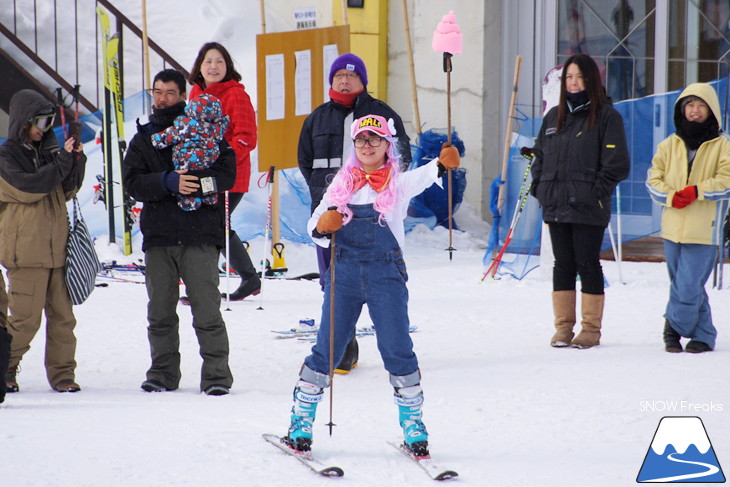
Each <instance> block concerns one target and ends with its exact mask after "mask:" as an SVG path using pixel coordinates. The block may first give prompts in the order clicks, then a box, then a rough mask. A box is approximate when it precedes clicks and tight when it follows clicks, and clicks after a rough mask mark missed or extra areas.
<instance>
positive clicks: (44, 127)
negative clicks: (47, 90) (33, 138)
mask: <svg viewBox="0 0 730 487" xmlns="http://www.w3.org/2000/svg"><path fill="white" fill-rule="evenodd" d="M55 119H56V114H55V113H46V114H42V115H36V116H35V117H31V118H30V120H28V122H30V124H31V125H32V126H34V127H35V128H37V129H38V130H40V131H41V132H48V130H50V128H51V127H53V121H54V120H55Z"/></svg>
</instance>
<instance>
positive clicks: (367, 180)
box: [350, 167, 390, 193]
mask: <svg viewBox="0 0 730 487" xmlns="http://www.w3.org/2000/svg"><path fill="white" fill-rule="evenodd" d="M350 174H352V185H353V186H352V192H353V193H355V192H357V191H359V190H360V189H361V188H362V187H363V186H365V184H369V185H370V187H371V188H373V190H375V192H376V193H380V192H381V191H383V190H384V189H385V187H386V186H388V183H389V182H390V168H389V167H381V168H380V169H378V170H376V171H373V172H370V173H366V172H365V171H363V170H362V169H361V168H359V167H353V168H352V170H351V171H350Z"/></svg>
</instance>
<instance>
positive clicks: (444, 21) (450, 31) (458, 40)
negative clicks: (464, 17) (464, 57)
mask: <svg viewBox="0 0 730 487" xmlns="http://www.w3.org/2000/svg"><path fill="white" fill-rule="evenodd" d="M463 43H464V42H463V39H462V37H461V30H460V29H459V26H458V25H457V23H456V16H455V15H454V11H453V10H450V11H449V13H448V14H446V15H444V16H443V17H442V18H441V22H439V23H438V25H437V26H436V32H434V33H433V42H432V43H431V47H433V50H434V51H436V52H448V53H449V54H461V46H462V45H463Z"/></svg>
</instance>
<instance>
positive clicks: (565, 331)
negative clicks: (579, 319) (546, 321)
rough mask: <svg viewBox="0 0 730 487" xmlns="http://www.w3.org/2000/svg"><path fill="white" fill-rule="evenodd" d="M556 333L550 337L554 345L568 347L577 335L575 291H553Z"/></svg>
mask: <svg viewBox="0 0 730 487" xmlns="http://www.w3.org/2000/svg"><path fill="white" fill-rule="evenodd" d="M553 314H554V315H555V329H556V330H557V331H556V332H555V335H553V337H552V338H551V339H550V345H552V346H553V347H567V346H569V345H570V341H571V340H572V339H573V336H574V335H575V334H574V333H573V327H574V326H575V291H553Z"/></svg>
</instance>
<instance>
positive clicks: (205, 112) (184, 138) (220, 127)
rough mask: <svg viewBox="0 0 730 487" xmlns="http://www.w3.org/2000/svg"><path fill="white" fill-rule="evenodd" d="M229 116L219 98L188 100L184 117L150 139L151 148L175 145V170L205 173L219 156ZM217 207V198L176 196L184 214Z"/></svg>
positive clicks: (216, 196)
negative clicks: (205, 207)
mask: <svg viewBox="0 0 730 487" xmlns="http://www.w3.org/2000/svg"><path fill="white" fill-rule="evenodd" d="M229 123H230V122H229V119H228V115H223V109H222V108H221V103H220V100H218V98H216V97H215V96H213V95H209V94H207V93H203V94H202V95H200V96H198V97H196V98H194V99H192V100H190V102H189V103H188V106H187V107H185V115H180V116H179V117H177V118H176V119H175V121H174V122H173V124H172V126H170V127H168V128H166V129H165V130H163V131H162V132H158V133H156V134H153V135H152V145H153V146H155V147H156V148H158V149H163V148H165V147H169V146H170V145H173V144H174V145H175V146H174V147H173V148H172V162H173V163H174V164H175V170H180V169H189V170H191V171H196V170H201V169H207V168H209V167H210V166H212V165H213V164H214V163H215V161H216V160H217V159H218V156H219V155H220V149H219V148H218V144H220V142H221V141H222V140H223V134H224V133H225V131H226V129H227V128H228V125H229ZM216 203H218V195H217V194H213V195H210V196H189V195H188V196H186V195H182V194H178V195H177V204H178V206H179V207H180V208H182V209H183V210H185V211H194V210H197V209H198V208H200V205H202V204H207V205H214V204H216Z"/></svg>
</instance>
